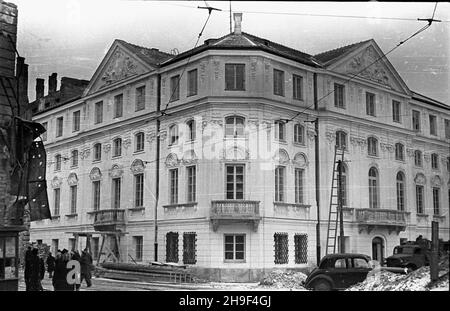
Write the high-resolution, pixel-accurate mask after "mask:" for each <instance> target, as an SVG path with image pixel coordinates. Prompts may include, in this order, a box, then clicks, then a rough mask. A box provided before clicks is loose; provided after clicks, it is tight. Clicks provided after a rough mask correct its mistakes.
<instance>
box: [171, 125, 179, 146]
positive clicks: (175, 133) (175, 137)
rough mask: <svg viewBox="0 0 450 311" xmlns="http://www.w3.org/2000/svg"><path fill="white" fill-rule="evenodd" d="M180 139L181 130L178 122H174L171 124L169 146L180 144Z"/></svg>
mask: <svg viewBox="0 0 450 311" xmlns="http://www.w3.org/2000/svg"><path fill="white" fill-rule="evenodd" d="M179 141H180V132H179V129H178V124H172V125H171V126H169V146H175V145H178V143H179Z"/></svg>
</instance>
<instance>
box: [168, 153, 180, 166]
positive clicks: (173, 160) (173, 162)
mask: <svg viewBox="0 0 450 311" xmlns="http://www.w3.org/2000/svg"><path fill="white" fill-rule="evenodd" d="M165 163H166V167H177V166H178V165H179V163H180V160H178V156H177V155H176V154H175V153H171V154H169V155H168V156H167V158H166V162H165Z"/></svg>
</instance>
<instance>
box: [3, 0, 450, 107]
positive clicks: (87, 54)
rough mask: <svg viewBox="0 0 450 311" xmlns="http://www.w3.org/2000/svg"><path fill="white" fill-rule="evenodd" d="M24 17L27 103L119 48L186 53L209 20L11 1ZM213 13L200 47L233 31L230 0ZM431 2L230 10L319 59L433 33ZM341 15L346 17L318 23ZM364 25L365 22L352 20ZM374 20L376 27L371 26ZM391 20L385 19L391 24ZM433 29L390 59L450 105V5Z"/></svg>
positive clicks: (161, 11)
mask: <svg viewBox="0 0 450 311" xmlns="http://www.w3.org/2000/svg"><path fill="white" fill-rule="evenodd" d="M9 2H13V3H15V4H17V6H18V9H19V24H18V43H17V47H18V51H19V53H20V55H21V56H24V57H25V58H26V62H27V63H28V64H29V92H28V96H29V98H30V100H34V99H35V95H36V93H35V81H36V78H45V80H46V82H45V84H46V92H47V82H48V81H47V80H48V76H49V75H50V74H51V73H53V72H56V73H58V88H59V83H60V80H59V79H60V78H61V77H63V76H66V77H73V78H79V79H87V80H89V79H91V77H92V75H93V74H94V72H95V70H96V68H97V66H98V65H99V64H100V62H101V60H102V59H103V57H104V56H105V54H106V52H107V51H108V49H109V47H110V46H111V44H112V43H113V41H114V39H122V40H125V41H127V42H130V43H133V44H137V45H141V46H145V47H155V48H159V49H160V50H162V51H167V52H170V51H171V50H172V49H175V48H176V49H178V51H180V52H183V51H185V50H188V49H191V48H193V47H194V45H195V42H196V40H197V37H198V34H199V32H200V30H201V29H202V27H203V25H204V23H205V21H206V18H207V16H208V13H207V10H203V9H199V8H198V6H205V1H138V0H134V1H133V0H122V1H120V0H39V1H35V0H9ZM207 4H208V5H209V6H212V7H215V8H219V9H221V10H222V11H213V12H212V15H211V17H210V19H209V21H208V23H207V24H206V27H205V29H204V32H203V34H202V36H201V38H200V41H199V44H201V43H203V41H204V40H206V39H209V38H217V37H221V36H223V35H225V34H227V33H229V31H230V13H229V6H230V2H229V1H207ZM434 7H435V3H433V2H422V3H421V2H398V3H390V2H383V3H380V2H373V1H371V2H280V1H276V2H275V1H274V2H262V1H248V2H245V1H244V2H241V1H232V2H231V9H232V12H242V13H243V19H242V30H243V31H245V32H247V33H251V34H254V35H256V36H259V37H263V38H266V39H269V40H271V41H275V42H277V43H280V44H283V45H286V46H289V47H292V48H295V49H297V50H300V51H302V52H305V53H308V54H312V55H314V54H317V53H320V52H323V51H326V50H330V49H335V48H338V47H341V46H344V45H348V44H351V43H355V42H359V41H364V40H367V39H370V38H373V39H374V40H375V41H376V42H377V44H378V45H379V46H380V48H381V49H382V50H383V51H384V52H387V51H389V50H390V49H392V48H393V47H395V46H396V45H397V44H398V43H399V42H400V41H402V40H404V39H406V38H408V37H409V36H410V35H412V34H413V33H414V32H416V31H417V30H418V29H420V28H421V27H423V26H424V25H426V24H427V22H425V21H417V18H430V17H431V16H432V14H433V10H434ZM312 15H343V16H347V17H330V16H312ZM349 16H358V17H361V18H355V17H352V18H350V17H349ZM374 17H376V18H374ZM386 18H389V19H386ZM434 18H435V19H439V20H442V22H440V23H437V22H436V23H433V24H432V25H431V27H429V28H428V29H426V30H425V31H423V32H422V33H420V34H419V35H417V36H415V37H414V38H412V39H411V40H409V41H407V42H406V43H404V44H402V45H401V46H400V47H398V48H397V49H396V50H395V51H393V52H392V53H390V54H389V55H388V59H389V61H390V62H391V63H392V64H393V66H394V67H395V68H396V69H397V71H398V73H399V74H400V76H401V77H402V78H403V80H404V81H405V82H406V84H407V85H408V87H409V88H410V89H411V90H414V91H416V92H419V93H421V94H423V95H425V96H428V97H431V98H434V99H436V100H439V101H441V102H444V103H446V104H448V105H450V91H449V85H450V79H449V66H450V3H444V2H439V3H438V5H437V8H436V13H435V16H434Z"/></svg>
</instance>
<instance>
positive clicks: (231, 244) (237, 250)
mask: <svg viewBox="0 0 450 311" xmlns="http://www.w3.org/2000/svg"><path fill="white" fill-rule="evenodd" d="M225 260H226V261H244V260H245V235H244V234H225Z"/></svg>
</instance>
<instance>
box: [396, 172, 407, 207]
mask: <svg viewBox="0 0 450 311" xmlns="http://www.w3.org/2000/svg"><path fill="white" fill-rule="evenodd" d="M396 180H397V210H399V211H404V210H405V174H403V173H402V172H398V173H397V178H396Z"/></svg>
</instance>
